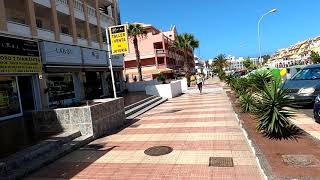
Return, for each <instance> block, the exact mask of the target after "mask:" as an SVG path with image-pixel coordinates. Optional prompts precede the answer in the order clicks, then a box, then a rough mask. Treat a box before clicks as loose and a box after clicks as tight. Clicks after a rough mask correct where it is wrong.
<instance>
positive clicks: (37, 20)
mask: <svg viewBox="0 0 320 180" xmlns="http://www.w3.org/2000/svg"><path fill="white" fill-rule="evenodd" d="M36 24H37V27H38V28H42V27H43V26H42V21H41V19H36Z"/></svg>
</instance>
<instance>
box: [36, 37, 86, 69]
mask: <svg viewBox="0 0 320 180" xmlns="http://www.w3.org/2000/svg"><path fill="white" fill-rule="evenodd" d="M40 47H41V54H42V58H43V61H44V63H45V64H64V65H68V64H70V65H80V64H81V63H82V60H81V49H80V47H78V46H70V45H66V44H60V43H54V42H47V41H45V42H41V43H40Z"/></svg>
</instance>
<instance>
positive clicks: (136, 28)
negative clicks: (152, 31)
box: [128, 24, 145, 81]
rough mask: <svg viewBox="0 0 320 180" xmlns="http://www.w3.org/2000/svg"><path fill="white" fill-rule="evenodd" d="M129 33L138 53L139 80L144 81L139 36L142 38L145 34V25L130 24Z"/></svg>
mask: <svg viewBox="0 0 320 180" xmlns="http://www.w3.org/2000/svg"><path fill="white" fill-rule="evenodd" d="M128 34H129V37H130V38H132V41H133V45H134V51H135V53H136V61H137V68H138V74H139V81H142V71H141V59H140V51H139V46H138V38H139V37H140V38H142V37H143V36H144V35H145V32H144V31H143V27H142V25H141V24H129V27H128Z"/></svg>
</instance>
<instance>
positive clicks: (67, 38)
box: [60, 33, 73, 43]
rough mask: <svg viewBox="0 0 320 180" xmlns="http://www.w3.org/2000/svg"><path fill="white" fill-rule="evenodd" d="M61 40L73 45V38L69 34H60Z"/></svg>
mask: <svg viewBox="0 0 320 180" xmlns="http://www.w3.org/2000/svg"><path fill="white" fill-rule="evenodd" d="M60 40H61V41H62V42H67V43H73V38H72V36H70V35H69V34H63V33H60Z"/></svg>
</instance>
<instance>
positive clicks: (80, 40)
mask: <svg viewBox="0 0 320 180" xmlns="http://www.w3.org/2000/svg"><path fill="white" fill-rule="evenodd" d="M78 45H80V46H88V40H86V39H82V38H78Z"/></svg>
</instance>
